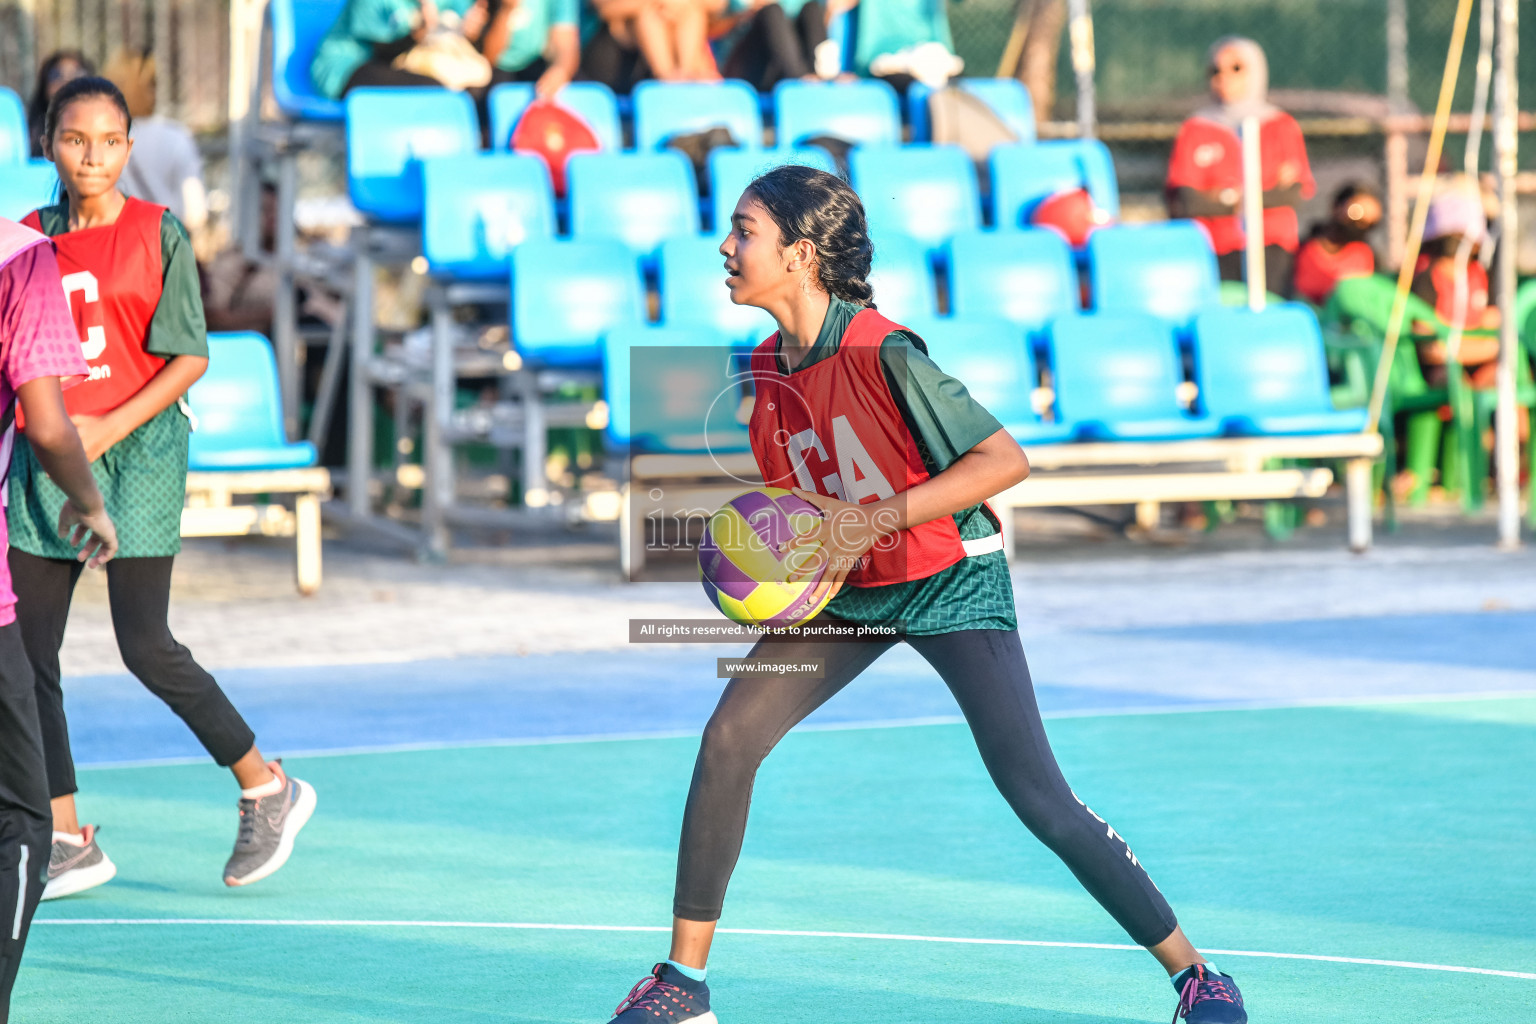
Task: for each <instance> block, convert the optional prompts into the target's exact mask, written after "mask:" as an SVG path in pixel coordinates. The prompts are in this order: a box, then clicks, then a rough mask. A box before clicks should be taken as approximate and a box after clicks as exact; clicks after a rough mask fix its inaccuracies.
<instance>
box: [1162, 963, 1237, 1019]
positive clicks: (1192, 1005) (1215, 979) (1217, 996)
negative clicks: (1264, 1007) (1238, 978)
mask: <svg viewBox="0 0 1536 1024" xmlns="http://www.w3.org/2000/svg"><path fill="white" fill-rule="evenodd" d="M1169 980H1170V981H1172V982H1173V988H1174V991H1176V992H1178V993H1179V1007H1178V1009H1176V1010H1174V1012H1173V1024H1179V1018H1180V1017H1183V1018H1184V1020H1185V1022H1186V1024H1248V1011H1246V1010H1244V1009H1243V994H1242V993H1241V992H1239V991H1238V990H1237V982H1235V981H1233V980H1232V976H1231V975H1230V974H1222V973H1221V972H1220V971H1216V970H1211V969H1210V967H1209V965H1208V964H1195V966H1193V967H1186V968H1184V970H1182V971H1180V972H1179V973H1178V974H1175V975H1174V976H1173V977H1172V978H1170V979H1169Z"/></svg>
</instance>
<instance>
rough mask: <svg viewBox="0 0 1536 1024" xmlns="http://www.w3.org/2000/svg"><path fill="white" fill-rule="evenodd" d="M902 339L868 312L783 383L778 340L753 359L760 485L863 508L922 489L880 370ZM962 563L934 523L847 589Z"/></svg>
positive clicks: (878, 549)
mask: <svg viewBox="0 0 1536 1024" xmlns="http://www.w3.org/2000/svg"><path fill="white" fill-rule="evenodd" d="M903 329H904V328H902V327H901V326H900V325H899V324H896V323H892V322H891V321H890V320H887V319H886V318H885V317H883V316H881V315H880V314H879V313H877V312H875V311H874V310H873V309H865V310H863V311H862V312H860V313H859V314H858V315H857V316H855V317H854V318H853V322H852V323H850V324H849V325H848V330H847V331H846V332H845V333H844V334H843V339H842V344H841V345H840V346H839V347H838V350H837V352H836V353H835V354H833V355H831V356H829V357H827V358H826V359H823V360H821V361H820V362H817V363H814V364H812V365H811V366H808V367H806V368H805V369H803V370H797V371H795V372H794V373H793V374H791V375H789V376H787V377H786V376H784V375H782V374H781V373H780V372H779V360H778V354H777V350H778V344H779V336H778V334H777V333H775V334H774V335H773V336H771V337H770V338H768V340H767V341H764V342H763V343H762V344H760V345H758V346H757V348H756V349H755V350H753V352H752V379H753V383H754V385H755V386H756V389H757V393H756V397H755V399H754V401H753V404H752V422H751V426H750V434H751V442H752V454H753V455H754V456H755V457H756V458H757V468H758V469H759V471H761V472H762V474H763V480H764V482H765V483H767V484H768V485H769V486H772V487H800V488H802V489H804V490H807V491H815V492H817V493H818V494H825V495H827V496H828V497H833V498H840V499H842V500H843V501H851V502H854V503H855V504H860V505H862V504H867V503H869V502H872V501H879V500H881V499H882V498H889V497H891V496H893V495H896V494H900V493H901V492H902V491H905V490H907V489H908V488H911V487H913V486H915V485H917V484H920V483H922V482H923V481H925V480H927V479H928V471H927V469H925V468H924V466H923V460H922V456H921V455H920V454H919V453H918V446H917V440H916V439H915V438H913V436H912V432H911V431H910V430H909V429H908V428H907V424H906V421H905V420H904V419H903V418H902V415H901V408H900V407H899V406H898V405H897V404H896V399H895V397H894V396H893V395H892V394H891V389H890V385H889V384H888V383H887V382H886V379H885V372H884V371H883V370H882V368H881V364H880V346H881V344H882V343H883V342H884V341H885V337H886V335H888V334H890V333H891V332H892V331H899V330H903ZM964 557H965V548H964V547H963V546H962V545H961V543H960V530H959V529H958V528H957V527H956V526H955V520H954V517H953V516H940V517H939V518H938V519H933V520H930V521H929V522H926V523H923V524H921V525H920V526H915V527H913V528H912V529H910V530H899V531H897V532H896V533H895V534H892V535H890V536H888V537H884V538H882V539H881V541H880V542H879V543H877V544H876V545H875V547H874V548H873V549H871V551H870V553H869V556H868V558H867V559H866V560H865V561H864V562H863V563H862V565H861V566H860V567H859V568H858V569H855V570H854V571H853V572H852V573H851V574H850V575H849V576H848V580H847V582H848V583H850V584H852V585H853V586H856V587H877V586H883V585H885V584H889V583H902V582H905V581H907V580H920V579H926V578H927V577H929V576H932V575H933V574H934V573H936V572H939V571H941V570H943V569H947V568H949V567H950V566H952V565H954V564H955V563H956V562H958V561H960V559H962V558H964Z"/></svg>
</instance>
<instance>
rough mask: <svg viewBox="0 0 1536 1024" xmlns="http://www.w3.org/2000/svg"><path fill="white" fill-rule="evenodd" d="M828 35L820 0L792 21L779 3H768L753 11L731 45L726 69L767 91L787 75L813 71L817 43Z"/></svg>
mask: <svg viewBox="0 0 1536 1024" xmlns="http://www.w3.org/2000/svg"><path fill="white" fill-rule="evenodd" d="M826 38H827V23H826V8H824V7H823V6H822V5H821V2H820V0H810V2H809V3H807V4H806V5H805V6H804V7H802V8H800V13H799V14H797V15H795V17H794V20H793V21H791V20H790V17H789V15H787V14H785V13H784V8H782V7H780V6H779V5H778V4H766V5H765V6H763V7H760V8H758V10H757V13H756V14H754V15H752V21H751V23H750V24H749V25H748V26H747V31H746V33H745V34H744V35H743V36H742V37H741V39H739V40H738V41H737V42H736V45H735V46H733V47H732V48H731V52H730V55H729V56H728V57H726V58H725V67H724V69H723V73H724V75H725V77H726V78H740V79H744V80H746V81H748V82H751V83H752V84H753V85H754V86H756V87H757V89H758V90H759V91H760V92H766V91H768V90H769V89H772V88H773V87H774V86H775V85H776V84H777V83H779V82H781V81H783V80H785V79H794V78H801V77H803V76H805V75H809V74H811V73H812V72H813V71H814V70H815V61H816V58H815V53H816V46H817V45H818V44H819V43H821V42H823V41H825V40H826Z"/></svg>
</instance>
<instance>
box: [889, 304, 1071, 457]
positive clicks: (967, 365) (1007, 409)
mask: <svg viewBox="0 0 1536 1024" xmlns="http://www.w3.org/2000/svg"><path fill="white" fill-rule="evenodd" d="M907 326H908V327H911V328H912V330H914V331H916V332H917V334H918V336H919V337H921V338H922V339H923V341H924V342H926V343H927V345H928V355H929V356H931V357H932V358H933V361H934V362H935V363H938V364H939V369H941V370H943V371H944V372H945V373H947V374H949V375H950V376H951V377H953V378H955V379H956V380H958V381H959V382H960V383H961V384H964V385H965V389H966V390H967V391H969V392H970V393H971V397H972V398H974V399H975V400H976V401H978V402H980V403H981V405H982V406H983V407H984V408H985V409H986V410H987V411H988V412H990V413H991V414H992V415H993V416H996V417H997V420H998V422H999V423H1001V424H1002V425H1003V429H1004V430H1007V431H1008V433H1009V434H1011V435H1012V436H1013V437H1014V438H1015V439H1017V440H1018V441H1020V442H1021V443H1032V444H1046V443H1050V442H1054V441H1070V440H1071V439H1072V436H1073V434H1074V433H1075V428H1074V427H1073V426H1072V424H1070V423H1046V422H1045V421H1043V420H1042V419H1041V418H1040V415H1039V413H1037V412H1036V411H1035V407H1034V402H1033V397H1032V396H1033V393H1034V391H1035V389H1036V388H1037V387H1039V385H1040V374H1039V371H1038V369H1037V368H1036V366H1035V357H1034V353H1033V352H1032V351H1031V350H1030V346H1029V344H1028V342H1027V341H1026V340H1025V337H1024V332H1023V331H1022V330H1020V329H1019V328H1018V327H1017V326H1016V325H1014V324H1010V323H1007V322H1006V321H1003V320H993V319H986V318H975V317H971V318H956V319H950V318H945V319H931V320H920V321H916V322H914V323H910V324H908V325H907Z"/></svg>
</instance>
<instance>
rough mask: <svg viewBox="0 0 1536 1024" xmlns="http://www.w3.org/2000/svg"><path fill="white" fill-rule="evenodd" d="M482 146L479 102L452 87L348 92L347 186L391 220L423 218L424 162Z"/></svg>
mask: <svg viewBox="0 0 1536 1024" xmlns="http://www.w3.org/2000/svg"><path fill="white" fill-rule="evenodd" d="M479 146H480V127H479V122H478V121H477V120H476V118H475V104H474V101H473V100H471V99H470V98H469V97H468V96H466V95H464V94H463V93H461V92H449V91H448V90H447V89H426V88H390V89H374V88H365V89H353V90H352V91H351V92H349V93H348V94H347V189H348V191H349V192H350V193H351V196H352V205H353V206H355V207H357V208H358V210H360V211H361V212H363V213H364V214H367V215H368V216H370V217H374V218H376V219H378V220H381V221H384V222H386V223H394V224H401V223H412V222H414V221H417V220H420V219H421V210H422V192H421V161H422V160H425V159H427V158H428V157H434V156H467V155H469V154H472V153H474V152H476V151H477V150H478V149H479Z"/></svg>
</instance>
